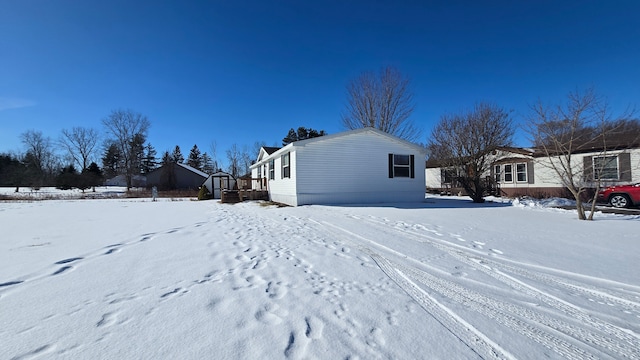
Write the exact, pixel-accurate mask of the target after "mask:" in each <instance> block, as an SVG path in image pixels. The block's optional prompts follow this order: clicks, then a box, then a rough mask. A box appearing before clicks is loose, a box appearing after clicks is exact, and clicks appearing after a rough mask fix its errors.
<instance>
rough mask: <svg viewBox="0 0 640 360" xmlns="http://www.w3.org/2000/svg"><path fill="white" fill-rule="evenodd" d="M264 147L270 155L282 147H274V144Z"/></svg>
mask: <svg viewBox="0 0 640 360" xmlns="http://www.w3.org/2000/svg"><path fill="white" fill-rule="evenodd" d="M262 148H263V149H264V151H265V152H266V153H267V154H269V155H271V154H273V153H274V152H276V151H278V150H280V148H279V147H272V146H263V147H262Z"/></svg>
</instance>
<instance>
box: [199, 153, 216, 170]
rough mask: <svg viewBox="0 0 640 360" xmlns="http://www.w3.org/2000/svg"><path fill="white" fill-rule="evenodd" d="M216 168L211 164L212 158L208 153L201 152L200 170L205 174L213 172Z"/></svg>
mask: <svg viewBox="0 0 640 360" xmlns="http://www.w3.org/2000/svg"><path fill="white" fill-rule="evenodd" d="M216 170H217V169H216V168H215V165H214V164H213V159H212V158H211V156H209V154H207V153H203V154H202V171H204V172H205V173H207V174H213V173H214V172H216Z"/></svg>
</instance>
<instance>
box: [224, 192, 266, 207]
mask: <svg viewBox="0 0 640 360" xmlns="http://www.w3.org/2000/svg"><path fill="white" fill-rule="evenodd" d="M246 200H269V192H268V191H266V190H253V189H245V190H223V191H222V194H221V196H220V202H222V203H226V204H235V203H239V202H242V201H246Z"/></svg>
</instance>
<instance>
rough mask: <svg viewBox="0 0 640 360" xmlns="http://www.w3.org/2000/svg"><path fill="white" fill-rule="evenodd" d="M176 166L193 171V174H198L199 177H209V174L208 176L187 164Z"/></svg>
mask: <svg viewBox="0 0 640 360" xmlns="http://www.w3.org/2000/svg"><path fill="white" fill-rule="evenodd" d="M176 165H178V166H181V167H183V168H185V169H187V170H189V171H191V172H192V173H195V174H198V175H200V176H202V177H203V178H207V177H209V174H207V173H206V172H204V171H200V170H198V169H196V168H194V167H193V166H189V165H187V164H181V163H176Z"/></svg>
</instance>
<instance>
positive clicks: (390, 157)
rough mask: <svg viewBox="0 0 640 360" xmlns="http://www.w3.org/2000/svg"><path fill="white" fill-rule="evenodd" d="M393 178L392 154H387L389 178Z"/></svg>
mask: <svg viewBox="0 0 640 360" xmlns="http://www.w3.org/2000/svg"><path fill="white" fill-rule="evenodd" d="M392 178H393V154H389V179H392Z"/></svg>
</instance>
